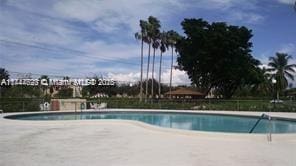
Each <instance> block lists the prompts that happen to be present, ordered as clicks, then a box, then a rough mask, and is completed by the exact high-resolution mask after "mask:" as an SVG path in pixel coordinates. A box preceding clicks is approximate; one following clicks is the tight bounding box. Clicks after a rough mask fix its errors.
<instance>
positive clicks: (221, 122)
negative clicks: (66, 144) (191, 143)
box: [6, 112, 296, 133]
mask: <svg viewBox="0 0 296 166" xmlns="http://www.w3.org/2000/svg"><path fill="white" fill-rule="evenodd" d="M6 118H8V119H19V120H83V119H121V120H135V121H141V122H144V123H148V124H151V125H156V126H161V127H167V128H176V129H185V130H199V131H215V132H232V133H248V132H249V131H250V129H251V128H252V127H253V126H254V124H255V123H256V121H257V119H258V117H244V116H230V115H213V114H196V113H169V112H166V113H164V112H82V113H70V112H69V113H41V114H19V115H11V116H6ZM270 130H271V132H272V133H296V121H287V120H276V119H273V120H271V122H269V121H268V120H266V119H262V120H261V121H260V122H259V123H258V125H257V127H256V128H255V129H254V131H253V133H268V132H269V131H270Z"/></svg>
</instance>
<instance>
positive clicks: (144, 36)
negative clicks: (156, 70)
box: [135, 20, 148, 102]
mask: <svg viewBox="0 0 296 166" xmlns="http://www.w3.org/2000/svg"><path fill="white" fill-rule="evenodd" d="M147 25H148V23H147V21H143V20H140V27H141V32H140V33H139V32H137V33H135V38H136V39H137V40H141V78H140V102H142V100H143V46H144V41H145V42H146V41H147Z"/></svg>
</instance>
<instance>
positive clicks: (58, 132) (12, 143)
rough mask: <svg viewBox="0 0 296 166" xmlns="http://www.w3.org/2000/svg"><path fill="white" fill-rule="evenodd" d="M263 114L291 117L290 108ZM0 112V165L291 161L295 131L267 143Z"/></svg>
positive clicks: (286, 165)
mask: <svg viewBox="0 0 296 166" xmlns="http://www.w3.org/2000/svg"><path fill="white" fill-rule="evenodd" d="M107 111H134V110H132V109H129V110H126V109H112V110H107ZM141 111H152V110H141ZM155 111H160V110H155ZM161 111H163V110H161ZM170 111H171V110H170ZM177 112H202V113H219V114H237V115H246V116H260V115H261V114H262V112H233V111H185V110H183V111H182V110H178V111H177ZM267 114H269V115H271V116H274V117H283V118H295V119H296V113H267ZM5 115H8V114H0V166H19V165H22V166H40V165H41V166H52V165H55V166H90V165H95V166H97V165H102V166H109V165H112V166H117V165H119V166H140V165H147V166H148V165H149V166H151V165H157V166H158V165H159V166H164V165H166V166H170V165H172V166H175V165H176V166H183V165H184V166H188V165H192V166H197V165H198V166H217V165H221V166H224V165H225V166H295V165H296V157H295V156H296V134H273V135H272V139H273V140H272V142H268V141H267V135H266V134H234V133H217V132H199V131H186V130H178V129H168V128H161V127H157V126H152V125H149V124H145V123H142V122H136V121H121V120H84V121H83V120H82V121H79V120H77V121H75V120H73V121H22V120H9V119H4V118H2V117H3V116H5Z"/></svg>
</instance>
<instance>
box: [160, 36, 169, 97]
mask: <svg viewBox="0 0 296 166" xmlns="http://www.w3.org/2000/svg"><path fill="white" fill-rule="evenodd" d="M167 39H168V37H167V33H166V32H164V31H163V32H162V33H161V34H160V58H159V74H158V77H159V79H158V96H159V97H160V96H161V67H162V54H163V53H164V52H165V51H166V49H167V48H168V40H167Z"/></svg>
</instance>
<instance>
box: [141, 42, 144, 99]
mask: <svg viewBox="0 0 296 166" xmlns="http://www.w3.org/2000/svg"><path fill="white" fill-rule="evenodd" d="M143 45H144V40H143V39H142V41H141V78H140V81H141V82H140V102H142V100H143Z"/></svg>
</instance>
